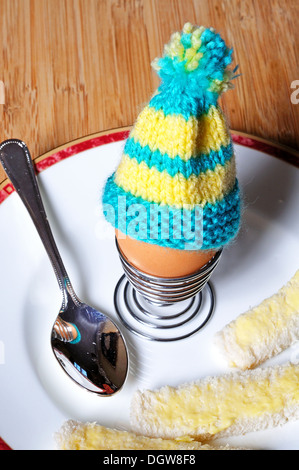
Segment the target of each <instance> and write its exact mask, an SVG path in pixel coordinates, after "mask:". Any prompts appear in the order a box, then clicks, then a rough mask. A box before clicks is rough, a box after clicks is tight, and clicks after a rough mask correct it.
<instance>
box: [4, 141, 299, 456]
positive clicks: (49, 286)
mask: <svg viewBox="0 0 299 470" xmlns="http://www.w3.org/2000/svg"><path fill="white" fill-rule="evenodd" d="M113 135H114V134H110V136H109V137H108V140H107V139H106V140H101V139H98V140H97V139H93V140H92V138H86V139H85V143H87V145H86V146H85V147H84V146H83V147H82V144H79V145H77V146H76V145H72V144H70V145H69V146H66V147H65V148H64V149H63V150H62V151H61V152H60V153H59V152H58V151H57V152H56V153H55V152H53V153H52V156H50V157H49V158H50V160H49V158H48V160H47V159H46V158H45V159H40V163H39V165H41V167H42V166H43V164H44V162H48V163H49V161H50V163H51V162H52V161H55V158H56V159H58V160H59V159H60V158H61V155H63V157H65V156H67V155H72V157H71V158H66V159H63V160H62V161H60V162H59V163H57V164H55V165H50V167H49V168H47V170H46V171H42V172H41V173H40V174H39V181H40V186H41V189H42V193H43V195H44V199H45V205H46V208H47V211H48V215H49V219H50V222H51V225H52V228H53V232H54V235H55V237H56V241H57V244H58V246H59V249H60V251H61V254H62V257H63V259H64V261H65V265H66V268H67V270H68V273H69V275H70V278H71V281H72V283H73V286H74V288H75V290H76V291H77V293H78V295H79V297H81V298H82V299H84V300H85V301H87V302H88V303H90V304H91V305H94V306H95V307H96V308H98V309H102V311H103V312H105V313H107V314H108V315H110V316H111V317H112V318H114V319H115V320H116V321H117V322H118V323H119V320H118V318H117V316H116V313H115V309H114V304H113V293H114V288H115V285H116V283H117V281H118V279H119V278H120V276H121V275H122V274H123V271H122V268H121V264H120V261H119V258H118V255H117V253H116V249H115V244H114V237H113V231H111V230H110V228H109V227H107V225H106V224H105V223H103V218H102V215H101V206H100V199H101V191H102V188H103V185H104V182H105V180H106V178H107V176H108V175H110V174H111V172H112V171H113V170H114V168H115V167H116V165H117V163H118V161H119V158H120V154H121V151H122V148H123V146H124V138H125V136H126V133H124V134H123V135H122V136H121V134H115V136H116V137H115V139H114V138H113ZM119 139H120V140H119ZM109 140H111V143H107V142H109ZM113 140H116V141H115V142H113ZM83 142H84V139H83ZM252 142H254V141H253V140H252V141H251V144H250V145H252ZM80 145H81V147H80ZM235 148H236V155H237V165H238V177H239V181H240V183H241V187H242V189H243V192H244V201H245V209H244V214H243V226H242V229H241V232H240V235H239V236H238V238H237V240H236V241H235V242H234V243H233V244H232V245H231V246H230V247H229V248H228V249H226V250H225V251H224V253H223V256H222V259H221V262H220V264H219V266H218V268H217V270H216V272H215V273H214V274H213V277H212V281H213V285H214V288H215V291H216V298H217V303H216V309H215V313H214V315H213V317H212V319H211V321H210V322H209V323H208V324H207V325H206V326H205V328H204V329H203V330H201V331H200V332H198V333H197V334H196V335H195V336H192V337H190V338H188V339H185V340H182V341H179V342H171V343H160V342H158V343H157V342H151V341H147V340H145V339H142V338H139V337H137V336H136V335H134V334H132V333H130V332H128V331H127V330H126V329H125V328H123V327H122V325H120V326H121V328H122V330H123V332H124V335H125V337H126V340H127V343H128V347H129V357H130V361H129V362H130V370H129V376H128V379H127V382H126V384H125V386H124V388H123V389H122V391H121V392H120V393H119V394H116V395H115V396H112V397H109V398H104V397H103V398H101V397H96V396H93V395H91V394H90V393H88V392H85V391H84V390H82V389H80V388H79V387H78V386H77V385H76V384H74V383H73V382H72V381H71V380H70V379H69V378H68V377H67V376H66V375H65V374H64V372H63V371H62V369H61V368H60V367H59V365H58V364H57V362H56V359H55V358H54V356H53V354H52V351H51V348H50V342H49V338H50V330H51V327H52V324H53V322H54V319H55V317H56V315H57V313H58V310H59V307H60V300H61V299H60V291H59V288H58V284H57V282H56V278H55V276H54V273H53V271H52V267H51V265H50V263H49V260H48V258H47V255H46V254H45V251H44V248H43V246H42V244H41V242H40V240H39V238H38V235H37V233H36V231H35V228H34V226H33V224H32V222H31V220H30V219H29V216H28V214H27V212H26V209H25V208H24V207H23V205H22V203H21V201H20V200H19V198H18V196H17V194H16V193H13V194H11V195H10V196H9V197H7V198H6V199H5V200H4V201H3V202H2V204H1V205H0V221H1V222H0V223H1V235H0V236H1V243H0V261H1V266H0V286H1V297H0V308H1V314H0V384H1V386H0V436H1V437H2V438H3V439H4V440H5V441H6V442H7V443H8V444H9V445H10V446H11V447H12V448H13V449H16V450H18V449H28V450H30V449H34V450H39V449H55V441H54V437H53V436H54V433H55V432H56V431H58V430H59V428H60V426H61V425H62V423H63V422H64V421H65V420H67V419H69V418H73V419H79V420H83V421H98V422H99V423H101V424H103V425H106V426H113V427H115V426H116V427H120V428H123V429H129V410H130V401H131V397H132V394H133V392H134V391H135V390H136V389H138V388H144V387H146V388H156V387H160V386H162V385H164V384H168V385H177V384H180V383H182V382H185V381H191V380H194V379H197V378H200V377H204V376H206V375H212V374H218V373H223V372H226V371H227V370H228V367H227V365H226V364H225V363H224V361H223V360H222V358H221V357H220V356H219V355H218V352H217V351H216V350H215V349H214V346H213V337H214V334H215V333H216V332H217V331H218V330H219V329H221V328H222V327H223V326H224V325H225V324H226V323H228V322H229V321H231V320H232V319H234V318H235V317H236V316H238V315H239V314H240V313H242V312H244V311H246V310H247V309H248V308H249V307H251V306H254V305H255V304H257V303H259V302H260V301H262V300H263V299H264V298H266V297H267V296H270V295H272V294H273V293H274V292H276V291H277V290H278V289H279V288H280V287H281V286H282V285H283V284H284V283H286V282H287V281H288V280H289V279H290V278H291V277H292V276H293V275H294V273H295V271H296V270H297V269H298V268H299V259H298V253H299V236H298V234H299V218H298V203H299V171H298V169H297V168H296V167H295V166H293V165H291V164H289V163H286V162H283V161H281V160H280V159H278V158H274V157H273V156H270V155H269V154H267V153H263V152H261V151H258V150H255V149H254V148H248V147H246V146H243V145H238V144H235ZM84 149H85V150H84ZM53 155H54V157H53ZM53 158H54V160H53ZM51 159H52V160H51ZM6 189H7V188H6ZM8 189H9V188H8ZM287 360H291V361H298V360H299V345H297V346H296V345H295V346H293V347H292V348H290V349H289V350H287V351H285V352H284V353H282V354H281V355H279V356H278V357H276V358H274V359H272V360H271V361H268V363H267V364H265V365H268V364H269V363H271V364H272V363H283V362H285V361H287ZM298 435H299V422H295V423H289V424H287V425H285V426H283V427H281V428H276V429H271V430H267V431H261V432H258V433H251V434H247V435H245V436H240V437H234V438H231V439H229V440H227V442H230V443H232V444H235V445H236V444H238V445H242V446H248V447H250V448H256V449H261V448H262V449H269V450H271V449H297V450H299V440H298Z"/></svg>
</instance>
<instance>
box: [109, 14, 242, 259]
mask: <svg viewBox="0 0 299 470" xmlns="http://www.w3.org/2000/svg"><path fill="white" fill-rule="evenodd" d="M231 61H232V50H231V49H229V48H228V47H227V46H226V44H225V42H224V41H223V39H222V38H221V37H220V35H219V34H218V33H216V32H215V31H214V29H212V28H204V27H197V26H192V25H191V24H189V23H187V24H186V25H185V26H184V28H183V30H182V32H177V33H174V34H173V35H172V36H171V39H170V42H169V43H168V44H167V45H166V46H165V48H164V54H163V57H162V58H160V59H156V60H155V61H154V62H153V64H152V65H153V67H154V69H155V70H156V72H157V73H158V75H159V77H160V79H161V83H160V86H159V87H158V89H157V90H156V92H155V93H154V95H153V96H152V98H151V100H150V101H149V103H148V104H147V105H146V106H145V107H144V109H143V110H142V111H141V112H140V114H139V116H138V117H137V120H136V122H135V124H134V126H133V128H132V130H131V132H130V134H129V137H128V139H127V140H126V143H125V145H124V149H123V152H122V155H121V159H120V163H119V165H118V167H117V169H116V171H115V172H114V173H113V174H112V175H111V176H110V177H109V178H108V180H107V182H106V184H105V187H104V191H103V196H102V202H103V210H104V214H105V217H106V219H107V220H108V221H109V222H110V223H111V224H112V225H113V226H114V227H115V228H117V229H118V230H119V231H120V232H121V233H123V234H126V235H128V236H130V237H132V238H134V239H137V240H141V241H145V242H147V243H154V244H158V245H160V246H162V247H163V246H165V247H170V248H176V249H180V250H184V249H192V250H194V249H196V250H198V249H200V250H208V249H219V248H222V247H223V246H224V245H226V244H227V243H229V242H230V241H231V240H232V239H233V238H234V237H235V236H236V234H237V232H238V229H239V225H240V212H241V198H240V189H239V184H238V180H237V177H236V163H235V156H234V149H233V144H232V139H231V136H230V132H229V129H228V126H227V124H226V120H225V117H224V115H223V113H222V110H221V109H220V107H219V105H218V103H217V101H218V97H219V96H220V95H221V93H223V92H224V91H226V90H227V89H229V88H231V80H232V78H234V72H235V70H236V69H234V70H230V69H229V66H230V64H231ZM186 221H187V222H186ZM186 224H187V225H189V229H190V230H189V231H187V232H188V233H187V232H186V230H185V228H186ZM198 227H199V228H200V230H197V228H198ZM186 233H187V235H186ZM190 233H191V236H190ZM192 234H193V238H192ZM190 240H191V241H192V242H191V243H190ZM187 247H188V248H187Z"/></svg>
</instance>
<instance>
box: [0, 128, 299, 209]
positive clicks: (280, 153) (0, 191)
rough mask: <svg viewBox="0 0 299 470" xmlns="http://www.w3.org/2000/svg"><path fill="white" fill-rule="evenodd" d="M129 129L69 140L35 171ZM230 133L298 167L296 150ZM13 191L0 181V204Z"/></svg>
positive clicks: (241, 142)
mask: <svg viewBox="0 0 299 470" xmlns="http://www.w3.org/2000/svg"><path fill="white" fill-rule="evenodd" d="M130 129H131V127H125V128H121V129H114V130H111V131H105V132H101V133H98V134H93V135H90V136H87V137H83V138H82V139H77V140H75V141H72V142H69V143H67V144H65V145H63V146H61V147H58V148H56V149H54V150H52V151H50V152H48V153H45V154H44V155H41V156H40V157H36V158H34V163H35V167H36V171H37V172H38V173H40V172H41V171H43V170H46V169H47V168H49V167H50V166H52V165H54V164H55V163H58V162H60V161H62V160H65V159H66V158H68V157H71V156H72V155H77V154H78V153H80V152H83V151H84V150H89V149H91V148H95V147H100V146H101V145H105V144H109V143H111V142H119V141H121V140H125V139H126V138H127V137H128V135H129V132H130ZM231 135H232V139H233V142H234V143H236V144H238V145H242V146H244V147H249V148H252V149H254V150H258V151H260V152H264V153H267V154H269V155H272V156H274V157H277V158H280V159H281V160H283V161H285V162H287V163H290V164H292V165H294V166H296V167H298V168H299V152H298V151H296V150H293V149H291V148H289V147H285V146H283V145H279V144H274V143H271V142H269V141H267V140H265V139H261V138H259V137H254V136H251V135H249V134H244V133H242V132H237V131H232V132H231ZM13 192H14V188H13V186H12V184H11V182H10V181H9V179H8V178H6V179H4V180H3V181H0V204H1V203H2V202H3V201H4V200H5V199H6V198H7V197H8V196H9V195H10V194H11V193H13Z"/></svg>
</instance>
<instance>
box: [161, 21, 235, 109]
mask: <svg viewBox="0 0 299 470" xmlns="http://www.w3.org/2000/svg"><path fill="white" fill-rule="evenodd" d="M232 52H233V50H232V49H229V48H228V47H227V46H226V44H225V42H224V40H223V39H222V38H221V37H220V35H219V34H218V33H216V32H215V30H214V29H213V28H205V27H203V26H200V27H198V26H192V25H191V24H190V23H186V24H185V25H184V27H183V30H182V32H181V33H180V32H176V33H174V34H173V35H172V36H171V38H170V42H169V43H168V44H166V45H165V47H164V53H163V57H161V58H158V59H155V60H154V61H153V63H152V66H153V68H154V69H155V70H156V72H157V73H158V75H159V77H160V78H161V81H162V83H161V86H160V87H159V91H160V92H161V91H163V89H164V90H165V89H166V88H169V87H172V86H173V87H175V88H176V90H177V89H178V88H180V89H181V90H184V91H186V92H188V94H189V95H192V96H193V97H194V98H198V99H200V100H202V101H204V102H205V103H206V104H208V103H210V104H212V103H213V104H215V102H217V99H218V96H220V95H221V94H222V93H223V92H224V91H226V90H228V89H229V88H232V84H231V80H232V79H233V78H235V77H236V76H234V73H235V71H236V70H237V68H235V69H233V70H231V69H229V65H230V64H231V62H232Z"/></svg>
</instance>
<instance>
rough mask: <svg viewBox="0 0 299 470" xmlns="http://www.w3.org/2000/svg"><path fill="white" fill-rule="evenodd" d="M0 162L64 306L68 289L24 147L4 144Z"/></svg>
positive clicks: (15, 142)
mask: <svg viewBox="0 0 299 470" xmlns="http://www.w3.org/2000/svg"><path fill="white" fill-rule="evenodd" d="M0 161H1V163H2V166H3V168H4V170H5V172H6V174H7V176H8V178H9V179H10V181H11V183H12V184H13V186H14V188H15V190H16V191H17V193H18V195H19V196H20V198H21V200H22V202H23V203H24V205H25V207H26V209H27V210H28V212H29V214H30V216H31V219H32V221H33V223H34V225H35V227H36V229H37V232H38V234H39V236H40V238H41V240H42V242H43V244H44V247H45V249H46V252H47V254H48V256H49V258H50V261H51V263H52V266H53V269H54V272H55V274H56V277H57V280H58V284H59V287H60V289H61V291H62V294H63V304H65V302H67V297H68V291H69V290H71V291H72V289H71V285H70V281H69V278H68V275H67V272H66V269H65V267H64V264H63V262H62V259H61V257H60V254H59V251H58V249H57V246H56V243H55V240H54V237H53V234H52V231H51V228H50V225H49V222H48V218H47V215H46V211H45V208H44V205H43V201H42V197H41V194H40V191H39V187H38V183H37V179H36V176H35V171H34V166H33V162H32V159H31V156H30V153H29V150H28V147H27V146H26V144H25V143H24V142H22V141H21V140H17V139H9V140H5V141H4V142H2V143H1V144H0Z"/></svg>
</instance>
